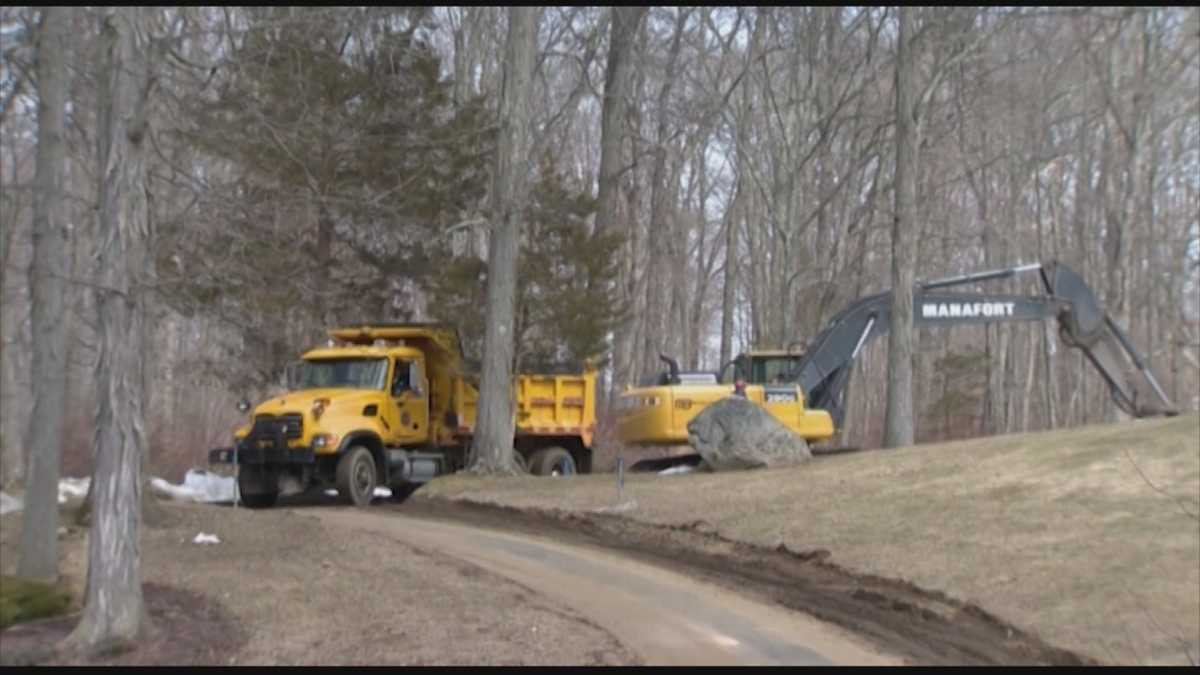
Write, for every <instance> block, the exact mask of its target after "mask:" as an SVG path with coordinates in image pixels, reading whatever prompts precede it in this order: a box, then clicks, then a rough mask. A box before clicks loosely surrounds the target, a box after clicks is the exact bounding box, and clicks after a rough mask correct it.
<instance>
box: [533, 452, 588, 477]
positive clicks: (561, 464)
mask: <svg viewBox="0 0 1200 675" xmlns="http://www.w3.org/2000/svg"><path fill="white" fill-rule="evenodd" d="M529 470H530V473H532V474H533V475H535V476H574V475H575V474H577V473H579V469H578V467H576V466H575V458H574V457H572V456H571V453H569V452H567V451H566V450H565V449H563V448H560V447H558V446H554V447H549V448H542V449H541V450H538V451H537V452H535V453H533V456H532V457H530V458H529Z"/></svg>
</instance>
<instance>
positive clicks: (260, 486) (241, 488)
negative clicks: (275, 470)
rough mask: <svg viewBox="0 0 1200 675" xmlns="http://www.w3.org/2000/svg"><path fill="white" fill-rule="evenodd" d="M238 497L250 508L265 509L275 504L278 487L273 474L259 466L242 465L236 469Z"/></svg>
mask: <svg viewBox="0 0 1200 675" xmlns="http://www.w3.org/2000/svg"><path fill="white" fill-rule="evenodd" d="M237 481H238V499H239V501H241V502H242V503H243V504H245V505H246V506H249V507H250V508H252V509H266V508H270V507H272V506H274V505H275V500H276V498H278V497H279V488H278V487H277V486H276V485H275V476H274V475H273V474H272V473H271V472H269V471H267V470H266V469H264V468H262V467H259V466H242V467H241V468H239V469H238V477H237Z"/></svg>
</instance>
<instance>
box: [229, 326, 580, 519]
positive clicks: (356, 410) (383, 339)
mask: <svg viewBox="0 0 1200 675" xmlns="http://www.w3.org/2000/svg"><path fill="white" fill-rule="evenodd" d="M329 336H330V338H331V339H330V341H329V344H328V345H327V346H325V347H321V348H317V349H313V350H310V351H308V352H307V353H305V354H304V356H303V357H302V360H301V361H300V362H299V363H297V364H294V365H293V367H292V368H290V369H289V372H288V389H289V391H288V392H286V393H284V394H281V395H279V396H275V397H273V398H271V399H269V400H267V401H264V402H262V403H260V404H259V405H258V406H257V407H255V408H254V410H253V413H252V415H251V419H250V421H249V423H248V424H246V425H244V426H242V427H241V428H239V429H238V430H237V431H236V432H235V433H234V444H233V446H232V447H229V448H219V449H216V450H212V451H210V453H209V461H210V462H214V463H229V464H236V465H237V466H238V467H239V471H238V489H239V492H240V494H241V500H242V502H243V503H245V504H246V505H248V506H251V507H267V506H271V505H273V504H274V503H275V500H276V498H277V497H278V496H279V494H280V492H281V491H282V490H284V489H285V488H287V487H288V486H289V485H290V486H292V487H293V489H294V490H307V489H310V488H318V487H335V488H336V489H337V491H338V495H339V497H340V498H341V499H342V500H343V501H344V502H346V503H350V504H355V505H364V504H367V503H369V502H370V500H371V498H372V496H373V495H374V492H375V488H376V486H377V485H378V486H387V487H389V488H390V489H391V490H392V492H393V494H399V495H402V496H403V495H407V494H408V493H410V492H412V490H414V489H415V488H416V487H417V486H419V485H420V484H422V483H424V482H426V481H428V480H430V479H431V478H433V477H434V476H438V475H441V474H445V473H452V472H454V471H457V470H459V469H461V468H463V467H464V466H465V465H466V462H467V453H468V451H469V448H470V444H471V437H472V435H473V432H474V428H475V408H476V401H477V399H478V396H479V394H478V390H477V389H476V387H475V385H474V384H473V383H472V382H471V381H470V379H469V377H468V375H467V374H466V373H464V372H463V358H462V349H461V344H460V342H459V338H458V334H457V332H456V331H455V330H454V329H453V328H450V327H447V326H444V325H435V324H379V325H369V326H362V327H355V328H339V329H334V330H331V331H329ZM513 386H514V400H515V402H516V405H515V415H516V419H515V422H516V433H515V436H514V439H513V447H514V450H515V453H516V455H517V459H518V461H519V462H523V463H524V464H525V465H526V466H527V467H528V468H529V470H530V472H531V473H534V474H537V475H547V476H550V475H570V474H574V473H590V472H591V465H592V438H593V435H594V433H595V421H596V415H595V409H596V400H595V391H596V372H595V370H593V369H592V368H591V367H590V366H589V367H586V368H585V369H584V372H583V373H580V374H573V375H537V374H520V375H518V376H517V377H516V378H515V381H514V383H513ZM245 407H246V408H248V404H247V405H246V406H245Z"/></svg>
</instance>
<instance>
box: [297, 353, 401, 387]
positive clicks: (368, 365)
mask: <svg viewBox="0 0 1200 675" xmlns="http://www.w3.org/2000/svg"><path fill="white" fill-rule="evenodd" d="M386 380H387V359H312V360H309V361H301V362H300V363H299V364H298V367H297V368H296V370H295V373H294V375H293V376H292V382H291V383H289V384H290V387H289V388H291V389H292V390H300V389H324V388H327V387H330V388H342V389H383V387H384V384H385V383H386Z"/></svg>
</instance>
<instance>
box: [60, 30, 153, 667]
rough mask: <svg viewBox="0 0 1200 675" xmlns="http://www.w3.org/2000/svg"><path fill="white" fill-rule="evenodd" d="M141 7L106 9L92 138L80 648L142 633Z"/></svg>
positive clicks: (146, 63) (72, 641) (146, 49)
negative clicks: (88, 468)
mask: <svg viewBox="0 0 1200 675" xmlns="http://www.w3.org/2000/svg"><path fill="white" fill-rule="evenodd" d="M148 11H149V10H146V9H139V8H128V7H123V8H119V9H113V10H108V11H107V12H106V13H105V16H104V20H103V25H102V28H101V31H102V47H103V52H102V53H103V59H104V64H103V70H102V74H101V81H100V87H99V89H100V92H99V97H98V98H99V100H98V103H99V120H98V130H99V133H98V134H97V141H98V155H99V165H100V167H101V172H100V185H99V197H100V201H99V207H98V209H97V212H98V213H97V234H98V242H99V243H98V250H97V260H96V262H97V281H96V296H97V306H98V310H99V321H100V345H99V348H100V349H99V351H100V355H99V360H98V362H97V365H96V380H97V402H98V406H97V411H96V436H95V455H96V470H95V475H94V477H93V479H92V483H93V486H94V488H93V490H92V500H93V502H92V512H93V515H92V527H91V534H90V536H89V539H88V581H87V592H86V601H85V605H84V609H83V616H82V617H81V618H80V621H79V625H78V626H77V627H76V628H75V630H74V632H72V634H71V635H70V637H69V638H68V644H69V645H70V646H71V647H73V648H77V649H80V650H83V651H96V650H103V649H108V648H110V647H111V646H113V645H119V644H123V643H128V642H131V641H133V640H136V639H137V637H138V636H139V635H140V634H141V632H142V630H143V629H144V627H145V609H144V606H143V602H142V583H141V572H140V569H139V568H140V562H141V561H140V547H139V538H138V537H139V534H138V532H139V527H140V520H141V500H142V480H141V473H142V458H143V457H144V456H145V454H146V432H145V420H144V415H143V404H144V401H143V383H144V380H143V371H142V368H143V364H144V354H143V352H144V349H145V347H146V339H145V338H146V325H145V303H146V296H147V289H146V287H145V285H144V284H145V283H146V279H147V270H148V268H149V265H150V263H151V256H150V251H149V247H148V244H149V241H150V227H151V223H150V221H149V218H148V204H147V198H146V154H147V147H146V146H147V145H148V143H147V136H148V134H149V131H148V126H149V120H148V106H147V103H148V98H149V93H150V92H149V89H150V85H151V77H150V65H151V54H150V50H151V42H150V35H149V28H148V26H149V23H148V18H149V17H148Z"/></svg>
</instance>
